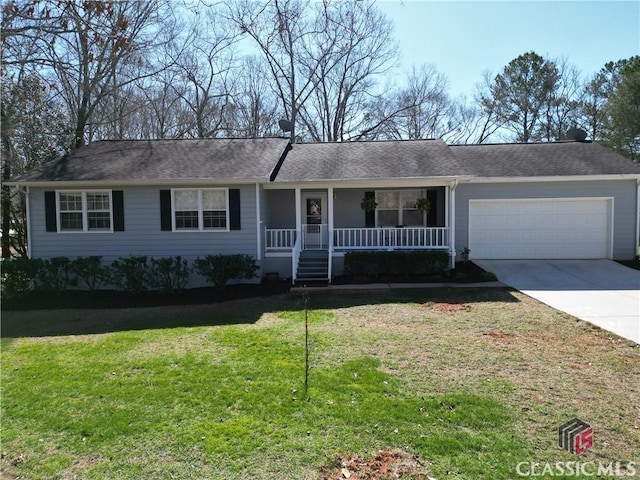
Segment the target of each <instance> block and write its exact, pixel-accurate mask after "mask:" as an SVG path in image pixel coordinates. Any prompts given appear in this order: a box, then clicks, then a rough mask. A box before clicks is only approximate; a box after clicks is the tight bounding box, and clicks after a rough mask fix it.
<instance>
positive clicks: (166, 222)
mask: <svg viewBox="0 0 640 480" xmlns="http://www.w3.org/2000/svg"><path fill="white" fill-rule="evenodd" d="M160 230H162V231H163V232H166V231H169V232H170V231H171V230H172V228H171V190H160Z"/></svg>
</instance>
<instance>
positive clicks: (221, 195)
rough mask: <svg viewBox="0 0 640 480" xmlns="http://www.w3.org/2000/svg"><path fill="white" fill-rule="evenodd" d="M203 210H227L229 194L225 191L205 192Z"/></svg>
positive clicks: (203, 194) (203, 192)
mask: <svg viewBox="0 0 640 480" xmlns="http://www.w3.org/2000/svg"><path fill="white" fill-rule="evenodd" d="M202 208H203V210H225V209H226V208H227V192H226V191H225V190H203V191H202Z"/></svg>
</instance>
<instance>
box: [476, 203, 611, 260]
mask: <svg viewBox="0 0 640 480" xmlns="http://www.w3.org/2000/svg"><path fill="white" fill-rule="evenodd" d="M610 210H611V204H610V200H609V199H589V198H585V199H570V200H567V199H555V200H488V201H485V200H475V201H474V200H471V201H470V202H469V248H470V250H471V258H477V259H500V258H505V259H511V258H513V259H516V258H523V259H535V258H607V251H608V242H609V238H610V230H611V224H610V220H609V216H610Z"/></svg>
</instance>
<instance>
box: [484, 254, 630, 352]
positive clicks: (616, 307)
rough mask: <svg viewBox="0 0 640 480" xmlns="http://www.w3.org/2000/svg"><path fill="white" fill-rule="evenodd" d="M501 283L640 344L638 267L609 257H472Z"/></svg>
mask: <svg viewBox="0 0 640 480" xmlns="http://www.w3.org/2000/svg"><path fill="white" fill-rule="evenodd" d="M474 263H476V264H477V265H479V266H481V267H482V268H484V269H485V270H487V271H489V272H493V273H494V274H495V275H496V276H497V277H498V280H500V281H501V282H502V283H504V284H506V285H509V286H510V287H513V288H515V289H517V290H520V291H521V292H522V293H525V294H527V295H529V296H530V297H533V298H535V299H536V300H539V301H541V302H543V303H546V304H547V305H549V306H551V307H553V308H555V309H557V310H561V311H563V312H566V313H569V314H571V315H573V316H575V317H578V318H580V319H582V320H585V321H587V322H590V323H593V324H594V325H597V326H599V327H601V328H604V329H605V330H609V331H610V332H613V333H616V334H618V335H620V336H621V337H624V338H627V339H629V340H633V341H634V342H636V343H640V271H638V270H633V269H631V268H628V267H625V266H623V265H620V264H619V263H616V262H614V261H612V260H474Z"/></svg>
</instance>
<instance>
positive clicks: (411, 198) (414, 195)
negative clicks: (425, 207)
mask: <svg viewBox="0 0 640 480" xmlns="http://www.w3.org/2000/svg"><path fill="white" fill-rule="evenodd" d="M418 198H420V191H419V190H406V191H404V192H402V206H403V207H404V208H416V201H417V200H418Z"/></svg>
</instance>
